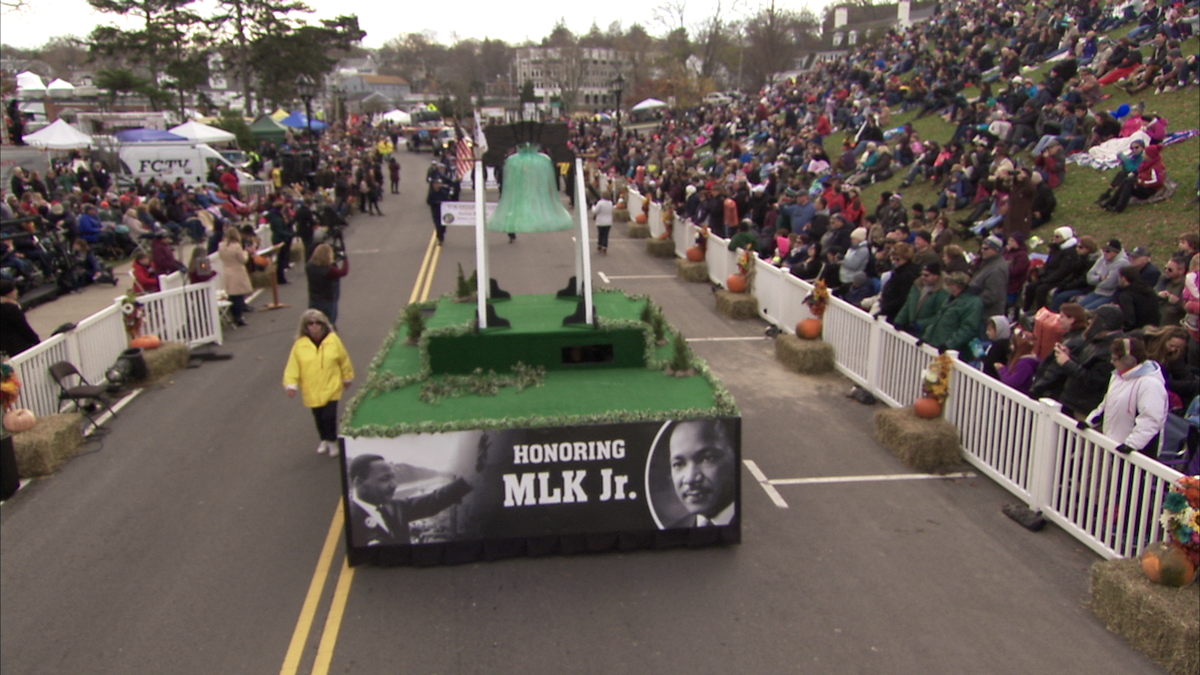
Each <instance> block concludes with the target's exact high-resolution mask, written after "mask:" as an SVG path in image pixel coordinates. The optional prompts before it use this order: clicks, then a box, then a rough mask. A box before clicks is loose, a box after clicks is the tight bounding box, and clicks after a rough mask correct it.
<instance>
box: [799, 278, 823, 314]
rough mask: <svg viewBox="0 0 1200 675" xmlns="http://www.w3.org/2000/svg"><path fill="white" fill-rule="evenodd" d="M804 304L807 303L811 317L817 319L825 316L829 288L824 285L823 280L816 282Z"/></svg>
mask: <svg viewBox="0 0 1200 675" xmlns="http://www.w3.org/2000/svg"><path fill="white" fill-rule="evenodd" d="M805 302H807V303H808V309H809V311H811V312H812V313H813V316H815V317H817V318H818V319H820V318H821V317H823V316H825V309H826V308H827V307H828V306H829V286H827V285H826V284H825V280H824V279H820V280H818V281H817V285H816V286H813V289H812V293H810V294H809V295H808V298H807V299H806V300H805Z"/></svg>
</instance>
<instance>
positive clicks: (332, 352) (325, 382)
mask: <svg viewBox="0 0 1200 675" xmlns="http://www.w3.org/2000/svg"><path fill="white" fill-rule="evenodd" d="M353 380H354V365H353V364H351V363H350V355H349V354H348V353H347V352H346V347H345V346H344V345H343V344H342V340H341V338H339V337H338V335H337V333H336V332H334V330H333V325H332V324H330V323H329V318H328V317H326V316H325V314H324V313H323V312H321V311H320V310H317V309H308V310H305V311H304V313H303V314H301V315H300V328H299V330H298V331H297V334H296V341H295V342H294V343H293V344H292V353H291V354H290V355H289V356H288V362H287V367H286V368H285V369H284V371H283V387H284V389H285V390H286V391H287V395H288V398H295V397H296V392H297V391H299V392H300V393H301V395H302V397H303V401H304V405H305V406H306V407H308V408H310V409H312V412H313V419H314V420H316V423H317V433H318V434H320V436H321V444H320V445H318V446H317V453H318V454H323V453H325V452H328V453H329V454H330V455H331V456H335V457H336V456H337V455H338V446H337V439H338V431H337V403H338V401H339V400H340V399H341V398H342V393H343V392H344V391H345V390H346V387H349V386H350V382H351V381H353Z"/></svg>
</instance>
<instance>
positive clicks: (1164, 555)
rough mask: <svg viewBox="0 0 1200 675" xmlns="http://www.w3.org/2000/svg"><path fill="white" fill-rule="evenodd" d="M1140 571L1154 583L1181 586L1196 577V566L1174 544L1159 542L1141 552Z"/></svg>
mask: <svg viewBox="0 0 1200 675" xmlns="http://www.w3.org/2000/svg"><path fill="white" fill-rule="evenodd" d="M1142 571H1143V572H1145V573H1146V576H1147V577H1148V578H1149V579H1150V581H1153V582H1154V583H1156V584H1162V585H1163V586H1174V587H1176V588H1182V587H1184V586H1187V585H1188V584H1190V583H1192V581H1194V580H1195V579H1196V566H1195V565H1193V564H1192V561H1191V560H1188V557H1187V553H1185V552H1184V551H1183V550H1182V549H1181V548H1179V547H1178V546H1175V545H1174V544H1168V543H1164V542H1159V543H1157V544H1151V545H1150V546H1147V547H1146V551H1145V552H1144V553H1142Z"/></svg>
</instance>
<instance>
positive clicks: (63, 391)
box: [50, 361, 117, 427]
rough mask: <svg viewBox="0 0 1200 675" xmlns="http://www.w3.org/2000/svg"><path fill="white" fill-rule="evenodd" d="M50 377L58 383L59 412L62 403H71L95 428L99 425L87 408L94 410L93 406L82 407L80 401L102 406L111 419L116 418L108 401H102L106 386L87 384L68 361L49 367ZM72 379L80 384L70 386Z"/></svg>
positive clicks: (106, 389)
mask: <svg viewBox="0 0 1200 675" xmlns="http://www.w3.org/2000/svg"><path fill="white" fill-rule="evenodd" d="M50 377H53V378H54V381H55V382H57V383H58V387H59V392H58V407H59V409H60V410H61V409H62V404H63V401H71V402H73V403H75V406H76V407H77V408H79V410H80V411H81V412H83V414H84V416H85V417H87V418H88V421H90V422H91V423H92V426H96V427H99V426H100V425H99V424H97V423H96V419H95V418H94V417H92V412H91V411H90V410H89V408H93V409H94V408H95V406H94V405H89V406H84V405H82V404H81V402H82V401H93V402H94V403H98V404H100V405H102V406H104V409H105V410H107V411H108V412H109V413H111V414H112V416H113V417H116V416H117V413H116V412H115V411H114V410H113V409H112V407H111V406H109V405H108V401H105V400H104V395H105V394H107V393H108V386H107V385H100V384H88V381H87V380H86V379H85V378H84V377H83V374H82V373H80V372H79V369H77V368H76V367H75V364H73V363H71V362H70V361H59V362H58V363H55V364H52V365H51V366H50ZM72 377H78V378H79V382H80V384H77V385H75V386H71V385H70V384H69V382H70V379H71V378H72Z"/></svg>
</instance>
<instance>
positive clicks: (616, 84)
mask: <svg viewBox="0 0 1200 675" xmlns="http://www.w3.org/2000/svg"><path fill="white" fill-rule="evenodd" d="M612 87H613V93H614V94H616V96H617V171H618V172H619V173H622V174H624V173H625V170H624V165H625V158H624V157H623V156H622V155H621V92H623V91H624V90H625V77H624V76H623V75H621V73H619V72H618V73H617V77H616V79H614V80H613V81H612Z"/></svg>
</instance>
